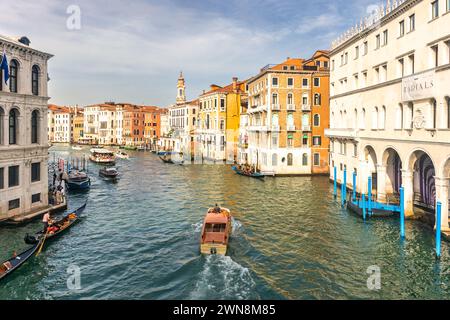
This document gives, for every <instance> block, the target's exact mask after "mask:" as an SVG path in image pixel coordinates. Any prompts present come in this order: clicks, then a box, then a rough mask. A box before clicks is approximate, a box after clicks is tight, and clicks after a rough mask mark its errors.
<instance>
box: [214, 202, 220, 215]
mask: <svg viewBox="0 0 450 320" xmlns="http://www.w3.org/2000/svg"><path fill="white" fill-rule="evenodd" d="M214 212H215V213H221V212H222V209H221V208H220V207H219V206H218V204H217V203H216V206H215V207H214Z"/></svg>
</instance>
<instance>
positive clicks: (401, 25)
mask: <svg viewBox="0 0 450 320" xmlns="http://www.w3.org/2000/svg"><path fill="white" fill-rule="evenodd" d="M398 26H399V36H400V37H403V36H404V35H405V20H402V21H400V22H399V24H398Z"/></svg>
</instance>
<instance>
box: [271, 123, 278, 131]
mask: <svg viewBox="0 0 450 320" xmlns="http://www.w3.org/2000/svg"><path fill="white" fill-rule="evenodd" d="M271 129H272V131H274V132H280V126H278V125H272V127H271Z"/></svg>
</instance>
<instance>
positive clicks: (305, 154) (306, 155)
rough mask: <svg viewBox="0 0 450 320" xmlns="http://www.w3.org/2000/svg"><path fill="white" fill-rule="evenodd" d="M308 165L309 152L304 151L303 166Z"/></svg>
mask: <svg viewBox="0 0 450 320" xmlns="http://www.w3.org/2000/svg"><path fill="white" fill-rule="evenodd" d="M307 165H308V154H307V153H304V154H303V155H302V166H304V167H306V166H307Z"/></svg>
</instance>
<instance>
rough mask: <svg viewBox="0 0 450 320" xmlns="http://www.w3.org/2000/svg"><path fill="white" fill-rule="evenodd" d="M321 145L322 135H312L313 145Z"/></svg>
mask: <svg viewBox="0 0 450 320" xmlns="http://www.w3.org/2000/svg"><path fill="white" fill-rule="evenodd" d="M321 145H322V137H321V136H315V137H313V146H315V147H320V146H321Z"/></svg>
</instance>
